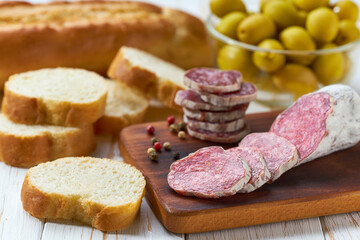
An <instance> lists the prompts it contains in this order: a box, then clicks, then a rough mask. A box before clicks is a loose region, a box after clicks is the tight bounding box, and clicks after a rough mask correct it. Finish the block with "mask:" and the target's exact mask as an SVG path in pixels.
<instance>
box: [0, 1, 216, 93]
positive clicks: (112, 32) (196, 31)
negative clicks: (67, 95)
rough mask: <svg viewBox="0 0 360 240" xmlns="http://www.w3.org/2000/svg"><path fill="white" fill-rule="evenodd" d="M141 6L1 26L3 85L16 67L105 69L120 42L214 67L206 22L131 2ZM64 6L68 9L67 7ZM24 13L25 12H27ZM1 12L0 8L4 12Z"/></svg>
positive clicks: (182, 62)
mask: <svg viewBox="0 0 360 240" xmlns="http://www.w3.org/2000/svg"><path fill="white" fill-rule="evenodd" d="M109 3H111V4H112V5H115V4H116V5H121V4H123V5H124V4H129V3H128V2H122V1H120V2H109V1H90V2H88V1H86V2H76V3H69V2H56V3H51V4H45V5H43V4H38V5H32V4H29V3H23V2H13V3H11V4H10V3H2V4H1V5H0V9H1V8H2V9H6V8H8V9H6V10H7V11H10V12H11V9H12V8H13V7H18V6H23V7H27V8H39V7H40V6H43V7H44V6H45V7H50V6H51V7H54V6H56V7H59V8H63V7H64V6H67V5H73V6H75V5H76V6H77V5H79V11H81V9H82V6H87V5H91V4H93V5H94V4H109ZM131 4H134V6H136V7H135V8H136V9H138V10H134V11H136V14H138V15H139V14H140V16H134V17H133V18H124V19H121V20H118V19H107V20H105V21H99V20H97V21H95V20H93V19H85V20H81V19H77V20H76V21H68V22H66V21H65V22H64V21H62V22H61V23H59V22H56V21H55V20H51V21H50V20H49V21H43V22H39V23H31V24H23V23H8V24H3V25H1V26H0V45H1V46H2V47H1V48H0V56H3V57H1V58H0V89H2V88H3V83H4V82H5V81H6V80H7V78H8V77H9V76H10V75H12V74H14V73H18V72H24V71H29V70H35V69H40V68H50V67H58V66H63V67H76V68H84V69H88V70H92V71H96V72H98V73H100V74H105V73H106V70H107V68H108V66H109V65H110V63H111V61H112V59H113V58H114V57H115V55H116V53H117V51H118V49H119V48H120V47H121V46H130V47H136V48H140V49H142V50H145V51H147V52H150V53H152V54H154V55H156V56H158V57H160V58H163V59H165V60H167V61H170V62H172V63H174V64H176V65H178V66H181V67H183V68H186V69H187V68H191V67H195V66H213V65H214V57H215V55H214V48H213V44H212V42H211V40H210V38H209V36H208V35H207V34H206V30H205V27H204V25H203V23H202V22H201V21H200V20H198V19H197V18H195V17H193V16H190V15H189V14H186V13H184V12H181V11H176V10H172V9H162V8H159V7H157V6H154V5H151V4H146V3H141V2H140V3H135V2H132V3H131ZM64 11H66V9H65V10H64ZM24 15H25V13H24ZM0 17H1V13H0Z"/></svg>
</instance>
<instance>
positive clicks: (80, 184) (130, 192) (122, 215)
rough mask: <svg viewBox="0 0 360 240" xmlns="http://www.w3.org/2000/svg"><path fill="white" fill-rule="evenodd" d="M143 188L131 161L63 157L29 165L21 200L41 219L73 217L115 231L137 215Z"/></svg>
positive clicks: (140, 177) (100, 228)
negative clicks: (33, 165)
mask: <svg viewBox="0 0 360 240" xmlns="http://www.w3.org/2000/svg"><path fill="white" fill-rule="evenodd" d="M144 188H145V179H144V177H143V175H142V174H141V172H140V171H139V170H137V169H136V168H135V167H132V166H130V165H128V164H126V163H122V162H119V161H113V160H110V159H99V158H91V157H81V158H62V159H58V160H56V161H53V162H49V163H45V164H40V165H38V166H36V167H33V168H31V169H29V171H28V172H27V173H26V176H25V180H24V183H23V186H22V189H21V201H22V203H23V207H24V209H25V211H27V212H29V213H30V214H31V215H32V216H34V217H37V218H40V219H74V220H78V221H80V222H83V223H85V224H89V225H92V226H93V227H95V228H97V229H99V230H102V231H116V230H120V229H122V228H125V227H127V226H129V225H130V224H131V223H132V222H133V220H134V219H135V217H136V214H137V213H138V211H139V208H140V204H141V200H142V197H143V196H144Z"/></svg>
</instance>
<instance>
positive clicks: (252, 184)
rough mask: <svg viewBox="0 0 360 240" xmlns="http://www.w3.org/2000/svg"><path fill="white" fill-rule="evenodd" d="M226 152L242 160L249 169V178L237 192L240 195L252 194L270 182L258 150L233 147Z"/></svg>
mask: <svg viewBox="0 0 360 240" xmlns="http://www.w3.org/2000/svg"><path fill="white" fill-rule="evenodd" d="M226 151H227V152H230V153H233V154H235V155H236V156H240V157H241V158H243V159H244V160H245V161H246V162H247V163H248V164H249V166H250V168H251V178H250V180H249V182H248V183H247V184H245V185H244V187H243V188H242V189H240V190H239V192H240V193H248V192H252V191H254V190H256V189H258V188H259V187H261V186H262V185H264V184H265V183H267V182H268V181H269V180H270V178H271V174H270V172H269V170H268V168H267V166H266V163H265V161H264V158H263V155H262V154H261V152H260V150H259V149H257V148H253V147H234V148H230V149H228V150H226Z"/></svg>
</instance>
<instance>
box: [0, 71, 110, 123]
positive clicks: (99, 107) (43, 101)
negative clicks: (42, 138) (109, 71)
mask: <svg viewBox="0 0 360 240" xmlns="http://www.w3.org/2000/svg"><path fill="white" fill-rule="evenodd" d="M106 94H107V87H106V83H105V82H104V78H102V77H101V76H99V75H97V74H96V73H93V72H89V71H86V70H82V69H72V68H53V69H42V70H37V71H30V72H25V73H20V74H15V75H13V76H11V77H10V79H9V81H8V82H6V85H5V93H4V100H3V104H2V111H3V113H4V114H5V115H6V116H7V117H8V118H9V119H10V120H11V121H14V122H17V123H24V124H51V125H60V126H84V125H89V124H91V123H93V122H95V121H96V120H97V119H99V118H100V117H101V116H102V115H103V114H104V110H105V102H106Z"/></svg>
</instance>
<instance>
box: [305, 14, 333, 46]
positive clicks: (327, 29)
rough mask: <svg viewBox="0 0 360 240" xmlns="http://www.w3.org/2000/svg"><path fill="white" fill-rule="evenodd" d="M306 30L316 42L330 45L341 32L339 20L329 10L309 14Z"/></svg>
mask: <svg viewBox="0 0 360 240" xmlns="http://www.w3.org/2000/svg"><path fill="white" fill-rule="evenodd" d="M306 29H307V30H308V31H309V33H310V35H311V36H312V37H313V38H314V39H315V40H316V41H319V42H324V43H328V42H331V41H333V40H334V39H335V37H336V35H337V33H338V31H339V19H338V17H337V16H336V14H335V13H334V12H333V11H331V10H330V9H329V8H325V7H321V8H317V9H315V10H313V11H311V12H310V13H309V15H308V17H307V19H306Z"/></svg>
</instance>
